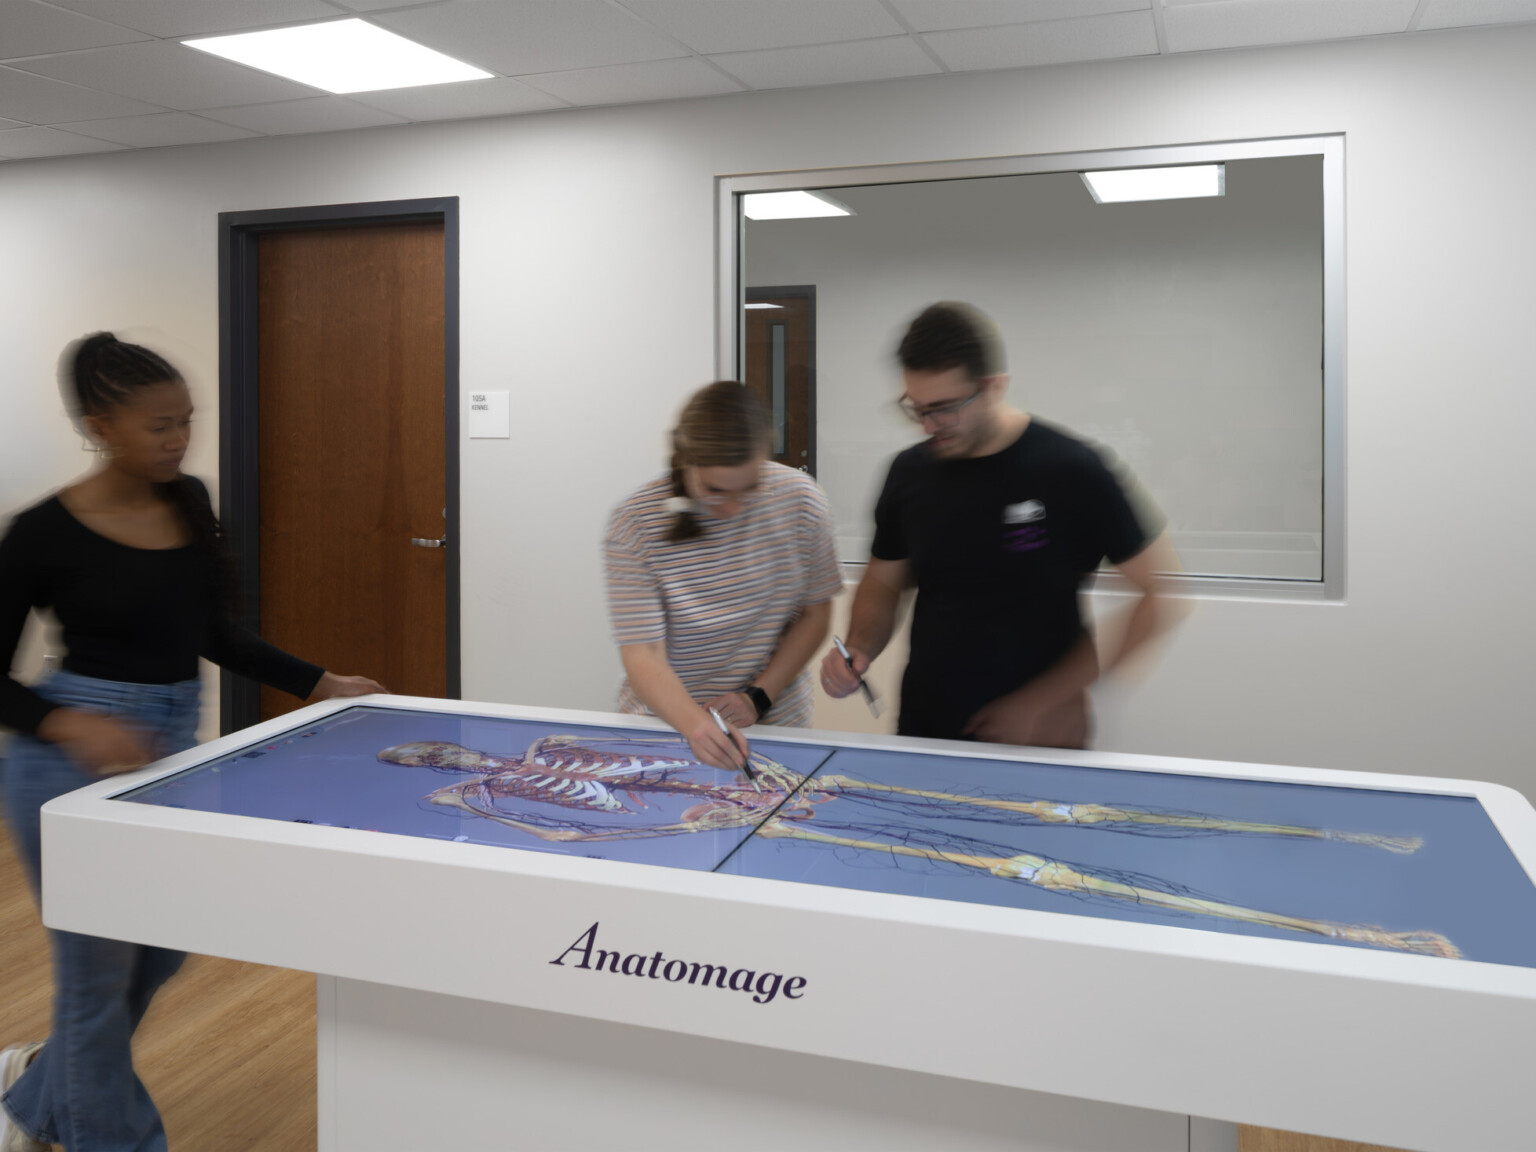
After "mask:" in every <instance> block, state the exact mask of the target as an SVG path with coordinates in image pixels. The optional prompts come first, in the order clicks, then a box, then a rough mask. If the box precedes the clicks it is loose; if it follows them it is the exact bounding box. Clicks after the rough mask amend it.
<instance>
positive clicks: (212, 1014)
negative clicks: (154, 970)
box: [0, 831, 315, 1152]
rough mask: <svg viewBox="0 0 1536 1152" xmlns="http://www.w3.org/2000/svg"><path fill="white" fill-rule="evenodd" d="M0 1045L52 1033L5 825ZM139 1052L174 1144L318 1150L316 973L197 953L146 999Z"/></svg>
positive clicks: (45, 966)
mask: <svg viewBox="0 0 1536 1152" xmlns="http://www.w3.org/2000/svg"><path fill="white" fill-rule="evenodd" d="M0 973H3V974H4V984H3V991H0V1048H4V1047H9V1046H10V1045H11V1044H14V1043H17V1042H19V1041H23V1040H41V1039H43V1038H44V1037H45V1036H47V1034H48V1015H49V997H50V996H51V995H52V983H53V981H52V977H51V975H50V965H49V959H48V936H47V933H46V932H44V931H43V926H42V923H41V921H39V920H38V916H37V908H36V906H35V905H34V904H33V903H32V896H31V893H30V892H29V891H28V889H27V885H26V881H25V879H24V877H23V875H22V872H21V867H20V865H19V864H18V863H17V862H16V855H15V853H14V852H13V851H12V850H11V842H10V838H9V837H8V836H6V835H5V834H4V832H3V831H0ZM134 1048H135V1052H134V1058H135V1063H136V1064H137V1066H138V1069H139V1075H140V1076H141V1077H142V1078H143V1080H144V1083H145V1085H146V1086H147V1087H148V1088H149V1091H150V1094H151V1095H152V1096H153V1097H154V1098H155V1102H156V1103H157V1104H158V1105H159V1106H160V1112H161V1114H162V1115H163V1116H164V1117H165V1127H166V1133H167V1135H168V1136H169V1138H170V1146H171V1148H172V1150H173V1152H312V1150H313V1149H314V1147H315V978H314V977H313V976H311V975H310V974H308V973H306V972H289V971H286V970H284V969H281V968H264V967H262V966H261V965H259V964H240V963H237V962H235V961H233V960H218V959H215V958H213V957H211V956H193V957H190V958H189V959H188V960H187V964H186V966H185V967H184V968H183V969H182V970H181V973H180V974H179V975H177V976H176V978H175V979H173V980H172V981H171V982H170V983H169V984H167V985H166V986H165V988H164V989H163V990H162V991H161V993H160V995H159V996H157V997H156V998H155V1002H154V1004H153V1005H152V1006H151V1007H150V1010H149V1015H148V1016H147V1017H145V1020H144V1024H143V1026H142V1027H141V1028H140V1029H139V1034H138V1037H137V1039H136V1041H135V1045H134Z"/></svg>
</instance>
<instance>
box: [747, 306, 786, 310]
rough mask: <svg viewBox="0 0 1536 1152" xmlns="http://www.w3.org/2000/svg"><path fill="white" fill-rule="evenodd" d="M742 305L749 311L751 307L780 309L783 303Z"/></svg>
mask: <svg viewBox="0 0 1536 1152" xmlns="http://www.w3.org/2000/svg"><path fill="white" fill-rule="evenodd" d="M744 307H745V308H746V309H747V310H748V311H751V310H752V309H753V308H777V309H780V310H782V309H783V307H784V305H782V304H747V305H744Z"/></svg>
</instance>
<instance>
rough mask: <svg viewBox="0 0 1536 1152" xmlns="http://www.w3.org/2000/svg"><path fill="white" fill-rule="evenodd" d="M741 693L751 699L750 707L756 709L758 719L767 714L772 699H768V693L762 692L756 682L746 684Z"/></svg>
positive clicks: (771, 704)
mask: <svg viewBox="0 0 1536 1152" xmlns="http://www.w3.org/2000/svg"><path fill="white" fill-rule="evenodd" d="M741 694H742V695H743V696H745V697H746V698H747V699H748V700H750V701H752V707H754V708H756V709H757V718H758V719H759V720H761V719H762V718H763V717H764V716H766V715H768V709H770V708H772V707H773V701H772V700H770V699H768V693H766V692H764V691H763V690H762V689H761V688H759V687H758V686H757V685H756V684H748V685H747V686H746V687H745V688H743V689H742V690H741Z"/></svg>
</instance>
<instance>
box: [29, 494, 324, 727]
mask: <svg viewBox="0 0 1536 1152" xmlns="http://www.w3.org/2000/svg"><path fill="white" fill-rule="evenodd" d="M197 488H198V490H199V492H200V494H201V496H202V498H203V499H204V500H206V499H207V498H208V493H207V490H206V489H205V488H203V486H202V485H201V484H198V485H197ZM218 588H219V580H218V576H217V572H216V568H215V564H214V562H213V561H212V560H211V558H209V557H208V555H207V554H206V553H205V552H204V551H203V550H202V549H200V548H198V547H197V546H196V545H188V546H186V547H182V548H165V549H150V548H132V547H129V546H128V545H126V544H119V543H118V542H117V541H115V540H109V539H108V538H107V537H105V536H102V535H100V534H99V533H96V532H93V531H91V529H89V528H87V527H86V526H85V525H84V524H82V523H81V522H80V521H78V520H76V519H75V518H74V516H72V515H70V513H69V510H68V509H67V508H65V507H64V505H63V503H62V502H60V500H59V498H58V497H57V496H51V497H49V498H48V499H47V500H44V501H43V502H42V503H40V504H36V505H33V506H32V507H31V508H28V509H26V510H25V511H23V512H19V513H17V515H16V517H15V518H14V519H13V520H12V521H11V526H10V530H9V531H8V532H7V533H6V534H5V537H4V539H0V656H3V658H4V661H5V668H6V670H7V671H9V668H10V665H11V661H12V660H13V659H14V658H15V654H16V645H17V644H18V643H19V641H20V639H21V632H22V629H23V627H25V625H26V620H27V612H28V610H29V609H32V608H51V609H53V613H54V615H55V616H56V617H58V620H59V623H60V624H61V625H62V626H63V630H64V647H65V650H66V655H65V657H64V667H65V669H66V670H67V671H70V672H75V673H78V674H79V675H81V676H94V677H96V678H98V679H101V680H120V681H127V682H129V683H134V684H174V683H176V682H177V681H179V680H190V679H192V678H193V677H195V676H196V675H197V659H198V657H199V656H206V657H207V658H208V659H209V660H211V661H213V662H214V663H215V664H218V665H220V666H221V667H224V668H228V669H230V670H231V671H233V672H238V673H240V674H242V675H245V676H250V677H252V678H253V679H256V680H259V681H261V682H262V683H263V684H270V685H271V686H272V687H274V688H278V689H280V690H282V691H284V692H288V693H291V694H292V695H294V696H297V697H299V698H300V699H301V700H302V699H303V698H305V697H306V696H308V695H309V694H310V693H311V692H313V691H314V688H315V685H316V684H317V683H318V682H319V680H320V677H321V676H322V675H323V674H324V669H322V668H318V667H316V666H315V665H313V664H309V663H306V662H305V661H303V660H300V659H298V658H297V657H295V656H290V655H288V653H286V652H283V651H282V650H280V649H278V648H274V647H273V646H272V645H271V644H268V643H266V642H265V641H264V640H262V639H261V638H260V637H258V636H256V635H254V634H252V633H251V632H249V631H248V630H246V629H244V628H242V627H240V626H239V625H238V624H236V623H235V622H234V620H232V619H231V618H230V616H229V613H228V611H227V609H226V606H225V605H224V604H223V602H222V597H221V596H220V594H219V591H218ZM55 707H57V705H55V704H53V703H51V702H50V701H48V700H45V699H44V698H43V697H41V696H39V695H38V694H37V693H36V692H33V691H32V690H31V689H30V688H28V687H26V686H25V685H24V684H21V683H19V682H17V681H16V680H15V679H14V678H12V677H11V676H10V675H6V676H5V677H4V678H3V679H0V725H3V726H4V727H7V728H12V729H15V730H16V731H18V732H22V733H25V734H26V735H29V736H33V735H36V734H37V727H38V725H39V724H41V723H42V722H43V717H45V716H47V715H48V713H49V712H51V711H52V710H53V709H54V708H55Z"/></svg>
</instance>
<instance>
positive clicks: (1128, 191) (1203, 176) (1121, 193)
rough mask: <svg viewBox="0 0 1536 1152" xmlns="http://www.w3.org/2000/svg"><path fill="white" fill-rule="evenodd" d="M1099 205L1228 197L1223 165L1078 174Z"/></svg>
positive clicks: (1224, 166) (1195, 165)
mask: <svg viewBox="0 0 1536 1152" xmlns="http://www.w3.org/2000/svg"><path fill="white" fill-rule="evenodd" d="M1078 175H1079V176H1081V177H1082V178H1083V183H1084V184H1086V185H1087V186H1088V191H1089V193H1090V194H1091V195H1092V196H1093V198H1094V200H1095V202H1097V203H1099V204H1118V203H1121V202H1123V201H1126V200H1190V199H1194V198H1195V197H1199V196H1225V195H1226V194H1227V166H1226V165H1225V164H1187V165H1182V166H1180V167H1177V168H1122V169H1118V170H1115V171H1108V172H1079V173H1078Z"/></svg>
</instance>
